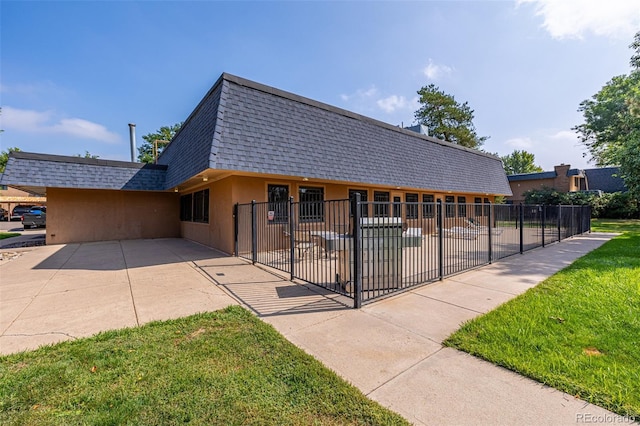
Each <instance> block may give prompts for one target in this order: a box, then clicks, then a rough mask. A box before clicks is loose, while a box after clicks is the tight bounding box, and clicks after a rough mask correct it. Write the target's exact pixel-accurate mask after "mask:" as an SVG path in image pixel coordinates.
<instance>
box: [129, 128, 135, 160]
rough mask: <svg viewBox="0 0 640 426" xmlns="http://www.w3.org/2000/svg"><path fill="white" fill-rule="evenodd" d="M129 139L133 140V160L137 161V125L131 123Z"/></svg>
mask: <svg viewBox="0 0 640 426" xmlns="http://www.w3.org/2000/svg"><path fill="white" fill-rule="evenodd" d="M129 139H130V141H131V162H132V163H135V162H136V125H135V124H134V123H129Z"/></svg>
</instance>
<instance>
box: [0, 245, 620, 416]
mask: <svg viewBox="0 0 640 426" xmlns="http://www.w3.org/2000/svg"><path fill="white" fill-rule="evenodd" d="M611 237H612V235H607V234H595V233H594V234H590V235H584V236H580V237H576V238H572V239H568V240H565V241H563V242H562V243H559V244H554V245H551V246H548V247H547V248H545V249H537V250H533V251H531V252H528V253H526V254H525V255H516V256H513V257H511V258H508V259H505V260H503V261H500V262H498V263H494V264H492V265H489V266H486V267H483V268H479V269H476V270H473V271H469V272H466V273H463V274H460V275H456V276H454V277H451V278H449V279H446V280H444V281H442V282H437V283H434V284H430V285H426V286H423V287H419V288H416V289H414V290H412V291H409V292H405V293H403V294H400V295H397V296H394V297H390V298H388V299H385V300H381V301H379V302H376V303H373V304H369V305H366V306H365V307H363V308H362V309H360V310H354V309H352V308H350V307H349V306H348V305H347V303H349V301H346V300H344V299H343V298H342V297H341V296H338V295H335V294H332V293H327V292H325V291H323V290H322V289H320V288H317V287H314V286H310V285H302V284H299V283H292V282H290V281H287V280H286V278H283V277H281V276H279V275H277V274H276V273H274V272H273V271H267V270H265V269H261V268H258V267H256V266H253V265H251V264H249V263H247V262H245V261H243V260H241V259H239V258H234V257H227V256H225V255H223V254H220V253H218V252H216V251H213V250H211V249H209V248H206V247H204V246H200V245H198V244H194V243H191V242H189V241H186V240H181V239H159V240H132V241H110V242H101V243H86V244H69V245H58V246H45V247H38V248H28V249H15V250H12V252H13V253H14V254H15V256H12V257H9V258H8V259H11V260H3V261H2V263H0V274H1V278H2V279H1V284H0V332H1V333H0V353H2V354H8V353H13V352H17V351H21V350H28V349H33V348H36V347H38V346H40V345H43V344H50V343H54V342H58V341H62V340H69V339H75V338H80V337H84V336H89V335H92V334H95V333H97V332H100V331H103V330H109V329H115V328H122V327H131V326H137V325H141V324H144V323H146V322H149V321H153V320H164V319H169V318H176V317H180V316H185V315H190V314H193V313H196V312H201V311H211V310H216V309H221V308H224V307H226V306H228V305H231V304H241V305H243V306H245V307H247V308H248V309H250V310H252V311H253V312H254V313H256V315H258V316H259V317H260V318H262V319H263V320H264V321H266V322H268V323H270V324H272V325H273V326H274V327H275V328H276V329H277V330H279V331H280V332H281V333H282V334H283V335H284V336H285V337H286V338H287V339H289V340H290V341H291V342H293V343H294V344H296V345H297V346H299V347H301V348H302V349H304V350H305V351H306V352H308V353H310V354H312V355H313V356H314V357H316V358H317V359H319V360H320V361H322V362H323V363H324V364H325V365H326V366H328V367H329V368H331V369H333V370H334V371H336V372H337V373H338V374H339V375H341V376H342V377H344V378H345V379H346V380H348V381H350V382H351V383H353V384H354V385H355V386H357V387H358V388H359V389H360V390H361V391H362V392H364V393H365V394H366V395H368V396H369V397H370V398H372V399H374V400H377V401H379V402H380V403H381V404H383V405H385V406H387V407H389V408H391V409H392V410H394V411H397V412H398V413H400V414H402V415H403V416H404V417H405V418H407V419H408V420H409V421H411V422H412V423H414V424H461V423H463V424H468V423H474V424H515V423H518V424H554V425H557V424H576V422H578V421H579V420H580V419H585V418H586V417H587V416H605V418H607V419H613V420H612V421H619V420H622V419H621V418H619V417H616V416H614V415H613V414H612V413H610V412H608V411H606V410H604V409H602V408H599V407H596V406H593V405H591V404H587V403H585V402H584V401H580V400H578V399H575V398H573V397H572V396H570V395H567V394H564V393H562V392H559V391H556V390H554V389H551V388H548V387H545V386H543V385H541V384H539V383H537V382H534V381H532V380H529V379H526V378H523V377H522V376H519V375H517V374H515V373H512V372H510V371H507V370H505V369H502V368H500V367H496V366H494V365H492V364H490V363H487V362H484V361H481V360H479V359H477V358H474V357H472V356H469V355H467V354H464V353H462V352H458V351H456V350H453V349H449V348H444V347H443V346H442V345H441V342H442V341H443V339H445V338H446V337H447V336H448V335H449V334H451V333H452V332H453V331H455V330H456V329H457V328H458V327H459V326H460V324H461V323H462V322H464V321H466V320H468V319H471V318H473V317H475V316H477V315H479V314H481V313H484V312H487V311H489V310H491V309H493V308H495V307H496V306H498V305H499V304H501V303H503V302H505V301H507V300H509V299H511V298H513V297H515V296H516V295H518V294H520V293H522V292H524V291H526V290H527V289H529V288H531V287H533V286H535V285H536V284H537V283H539V282H540V281H542V280H544V279H545V278H546V277H548V276H549V275H551V274H553V273H555V272H556V271H558V270H560V269H562V268H563V267H565V266H567V265H569V264H570V263H571V262H573V261H574V260H575V259H576V258H578V257H580V256H582V255H583V254H585V253H587V252H589V251H591V250H593V249H595V248H597V247H599V246H600V245H601V244H603V243H604V242H606V241H607V240H608V239H610V238H611Z"/></svg>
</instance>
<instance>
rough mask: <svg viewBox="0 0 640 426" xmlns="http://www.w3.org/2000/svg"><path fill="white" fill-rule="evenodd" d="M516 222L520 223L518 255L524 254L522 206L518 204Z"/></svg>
mask: <svg viewBox="0 0 640 426" xmlns="http://www.w3.org/2000/svg"><path fill="white" fill-rule="evenodd" d="M518 207H519V211H518V222H519V223H520V254H522V253H524V204H522V203H520V205H519V206H518Z"/></svg>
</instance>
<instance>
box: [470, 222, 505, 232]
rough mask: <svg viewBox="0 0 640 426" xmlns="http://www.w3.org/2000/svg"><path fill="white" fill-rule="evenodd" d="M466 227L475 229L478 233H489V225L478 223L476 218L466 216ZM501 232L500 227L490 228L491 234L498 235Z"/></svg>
mask: <svg viewBox="0 0 640 426" xmlns="http://www.w3.org/2000/svg"><path fill="white" fill-rule="evenodd" d="M467 228H469V229H471V230H473V231H476V232H478V233H480V234H488V233H489V227H488V226H484V225H480V224H479V223H478V221H477V220H475V219H473V218H467ZM500 234H502V229H500V228H493V229H491V235H500Z"/></svg>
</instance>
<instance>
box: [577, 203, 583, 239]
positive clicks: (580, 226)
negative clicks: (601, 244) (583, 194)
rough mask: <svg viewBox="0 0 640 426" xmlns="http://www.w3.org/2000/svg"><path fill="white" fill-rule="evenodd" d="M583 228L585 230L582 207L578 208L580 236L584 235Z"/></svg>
mask: <svg viewBox="0 0 640 426" xmlns="http://www.w3.org/2000/svg"><path fill="white" fill-rule="evenodd" d="M582 228H583V223H582V206H580V207H578V234H579V235H582V232H583V231H582Z"/></svg>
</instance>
